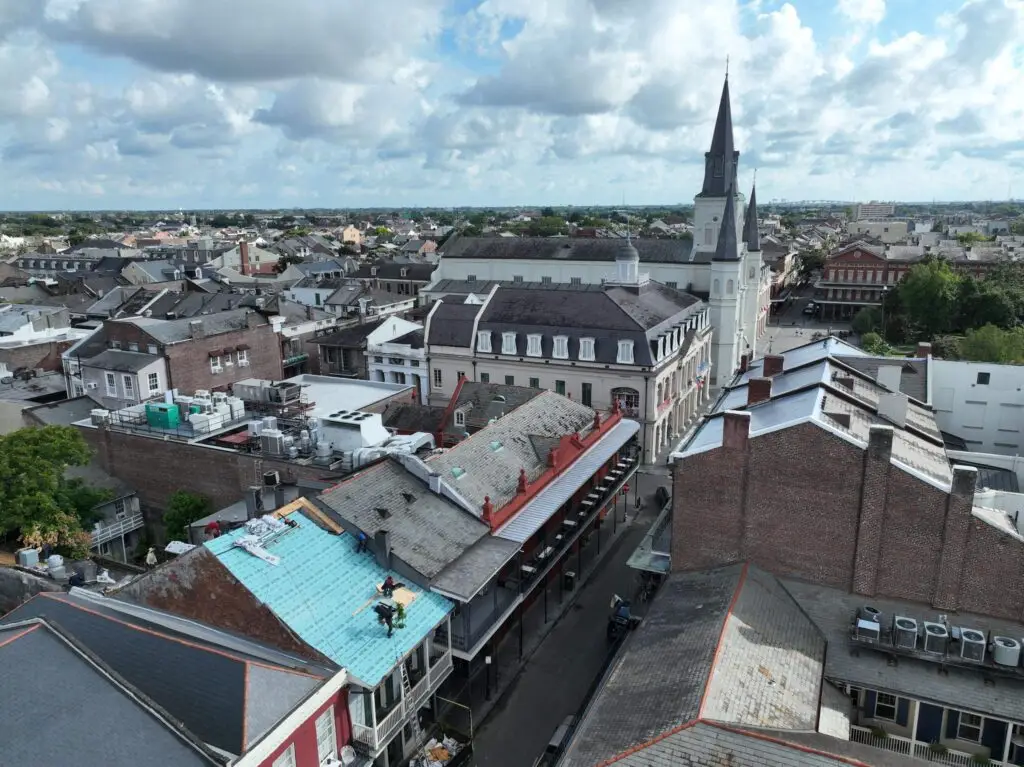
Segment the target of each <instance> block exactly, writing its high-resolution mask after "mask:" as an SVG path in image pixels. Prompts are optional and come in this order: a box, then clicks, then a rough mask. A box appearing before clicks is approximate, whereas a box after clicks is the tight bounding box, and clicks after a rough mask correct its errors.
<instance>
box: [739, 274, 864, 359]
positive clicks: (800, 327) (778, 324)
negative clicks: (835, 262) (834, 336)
mask: <svg viewBox="0 0 1024 767" xmlns="http://www.w3.org/2000/svg"><path fill="white" fill-rule="evenodd" d="M813 294H814V288H812V287H810V286H808V287H806V288H804V289H803V291H802V292H797V298H796V299H795V300H794V301H793V303H792V304H791V305H790V306H789V308H788V309H787V310H786V311H785V312H783V313H782V314H780V315H776V316H775V317H772V318H771V321H770V322H769V324H768V329H767V332H766V333H765V334H764V335H763V336H761V338H760V340H759V341H758V342H757V354H756V355H755V356H757V357H761V356H763V355H765V354H781V353H783V352H786V351H789V350H790V349H793V348H795V347H797V346H803V345H804V344H807V343H810V342H811V340H812V336H813V335H814V334H815V333H828V332H830V331H831V332H832V333H836V332H837V331H840V330H849V329H850V323H849V322H838V321H831V322H828V321H824V322H823V321H821V320H819V319H817V318H816V317H811V316H808V315H806V314H804V313H803V310H804V307H805V306H807V302H808V301H810V300H811V297H812V296H813Z"/></svg>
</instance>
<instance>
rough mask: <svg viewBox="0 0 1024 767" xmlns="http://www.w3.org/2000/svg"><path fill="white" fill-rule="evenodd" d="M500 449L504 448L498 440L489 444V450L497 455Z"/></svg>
mask: <svg viewBox="0 0 1024 767" xmlns="http://www.w3.org/2000/svg"><path fill="white" fill-rule="evenodd" d="M502 448H504V445H502V444H501V443H500V442H499V441H498V440H494V441H493V442H491V450H493V451H494V452H495V453H497V452H498V451H499V450H501V449H502Z"/></svg>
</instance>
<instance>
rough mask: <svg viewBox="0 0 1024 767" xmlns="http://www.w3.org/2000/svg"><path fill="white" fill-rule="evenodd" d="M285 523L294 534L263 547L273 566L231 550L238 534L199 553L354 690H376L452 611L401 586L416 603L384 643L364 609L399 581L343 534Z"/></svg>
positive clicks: (440, 600) (302, 522) (304, 522)
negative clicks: (342, 672) (354, 684)
mask: <svg viewBox="0 0 1024 767" xmlns="http://www.w3.org/2000/svg"><path fill="white" fill-rule="evenodd" d="M289 518H290V519H292V520H294V521H295V522H296V524H297V527H295V528H290V529H288V530H286V531H285V532H284V533H282V534H280V536H279V537H277V538H276V539H274V540H273V541H271V542H270V543H269V544H268V545H267V547H266V548H267V550H268V551H269V552H270V553H271V554H274V555H276V556H278V557H280V562H279V564H277V565H272V564H270V563H269V562H265V561H264V560H262V559H260V558H258V557H255V556H253V555H252V554H249V553H248V552H246V551H244V550H242V549H240V548H238V547H235V546H234V545H233V543H234V541H235V540H236V539H237V538H238V537H240V536H241V535H243V534H245V532H246V530H245V528H244V527H242V528H239V529H238V530H235V531H233V532H231V533H228V534H226V535H222V536H221V537H219V538H215V539H213V540H211V541H207V542H206V543H205V544H204V546H205V547H206V548H207V549H208V550H210V551H211V552H213V553H214V554H215V555H216V556H217V558H218V559H219V560H220V562H221V564H222V565H223V566H224V567H226V568H227V569H228V570H229V571H230V572H231V574H232V575H233V576H234V577H235V578H237V579H238V581H239V582H240V583H241V584H242V585H243V586H245V588H247V589H248V590H249V591H250V592H251V593H252V594H253V596H255V597H256V598H257V599H258V600H260V601H261V602H262V603H263V604H265V605H266V606H267V607H268V608H270V610H272V611H273V612H274V613H275V614H276V615H277V617H278V618H279V619H280V620H281V621H283V622H284V623H285V624H286V625H287V626H288V627H289V628H290V629H291V631H293V632H294V633H295V634H296V635H297V636H298V637H299V638H300V639H301V640H302V641H303V642H305V643H306V644H308V645H309V646H311V647H313V648H315V649H317V650H318V651H320V652H321V653H323V654H324V655H325V656H327V657H328V658H330V659H331V660H333V661H334V662H335V663H337V664H338V665H340V666H344V667H345V668H346V669H347V670H348V672H349V673H350V675H351V676H352V677H354V678H355V679H356V680H358V682H360V683H361V684H362V685H364V686H366V687H368V688H373V687H376V686H377V685H378V684H379V683H380V682H381V680H382V679H383V678H384V677H385V675H386V674H387V673H388V672H389V671H390V670H391V669H392V668H393V667H394V666H395V664H396V663H397V662H398V660H399V659H400V658H404V657H405V655H407V654H408V653H409V652H411V651H412V650H413V649H415V648H416V646H417V645H418V644H419V643H420V642H422V641H423V639H424V638H425V637H427V636H428V635H429V634H430V633H431V632H432V631H433V630H434V628H435V627H437V626H438V624H440V623H441V622H442V621H444V620H445V618H446V616H447V615H448V613H449V612H451V609H452V603H451V602H449V601H448V600H447V599H445V598H444V597H441V596H439V595H437V594H432V593H430V592H427V591H423V590H422V589H420V588H419V587H417V586H416V585H414V584H411V583H407V584H406V588H408V589H409V590H410V591H411V592H413V593H414V594H415V596H416V598H415V600H414V601H413V602H412V603H411V604H409V605H408V606H407V608H406V619H405V628H403V629H396V630H395V632H394V634H393V635H392V637H391V638H390V639H388V638H387V629H386V628H385V627H383V626H381V625H380V624H379V623H378V621H377V616H376V614H375V613H374V612H373V610H372V609H371V607H372V605H373V603H374V602H375V601H376V599H377V598H378V595H377V585H378V584H380V583H383V582H384V579H385V578H386V577H387V576H388V575H389V574H390V575H393V576H394V577H395V580H397V581H401V580H405V579H403V578H402V577H401V576H400V575H399V574H398V573H393V572H389V571H388V570H385V569H384V568H382V567H380V566H379V565H378V564H377V562H376V560H375V559H374V557H373V555H372V554H370V553H368V552H363V553H357V552H356V540H355V538H354V537H353V536H352V535H351V534H349V533H348V532H344V533H341V534H334V533H329V532H327V531H325V530H323V529H321V528H320V527H319V526H317V525H316V524H314V523H313V522H312V521H310V520H309V519H308V518H306V517H305V516H303V515H302V514H294V513H293V514H291V515H289Z"/></svg>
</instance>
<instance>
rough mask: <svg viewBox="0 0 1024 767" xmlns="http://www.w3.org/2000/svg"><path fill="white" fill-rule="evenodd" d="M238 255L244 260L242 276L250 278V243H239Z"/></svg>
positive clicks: (243, 241)
mask: <svg viewBox="0 0 1024 767" xmlns="http://www.w3.org/2000/svg"><path fill="white" fill-rule="evenodd" d="M238 255H239V258H240V259H241V260H242V274H244V275H245V276H246V277H248V276H249V274H250V273H251V271H252V270H251V269H250V268H249V243H248V242H247V241H246V240H239V241H238Z"/></svg>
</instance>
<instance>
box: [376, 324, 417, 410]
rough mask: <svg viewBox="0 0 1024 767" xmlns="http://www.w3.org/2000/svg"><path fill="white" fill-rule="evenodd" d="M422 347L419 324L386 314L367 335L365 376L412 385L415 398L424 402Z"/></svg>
mask: <svg viewBox="0 0 1024 767" xmlns="http://www.w3.org/2000/svg"><path fill="white" fill-rule="evenodd" d="M425 346H426V345H425V344H424V340H423V326H422V325H420V324H419V323H417V322H410V321H409V320H403V319H402V318H401V317H388V318H387V319H386V320H384V322H383V323H382V324H381V325H380V327H378V328H376V329H374V330H373V332H371V333H370V334H369V335H367V336H366V371H367V378H369V379H370V380H371V381H384V382H387V383H397V384H410V385H412V386H415V387H416V401H417V402H419V403H420V404H423V405H426V404H427V403H428V401H429V397H430V387H429V386H428V384H427V354H426V348H425Z"/></svg>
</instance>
